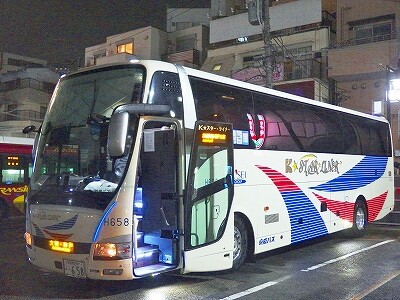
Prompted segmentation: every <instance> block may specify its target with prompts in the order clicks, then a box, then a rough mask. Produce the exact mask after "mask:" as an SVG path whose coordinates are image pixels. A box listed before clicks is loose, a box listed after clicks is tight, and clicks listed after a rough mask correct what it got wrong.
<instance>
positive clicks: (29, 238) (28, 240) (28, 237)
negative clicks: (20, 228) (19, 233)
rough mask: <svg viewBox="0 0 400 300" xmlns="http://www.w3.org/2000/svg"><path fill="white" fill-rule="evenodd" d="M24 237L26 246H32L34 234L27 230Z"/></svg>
mask: <svg viewBox="0 0 400 300" xmlns="http://www.w3.org/2000/svg"><path fill="white" fill-rule="evenodd" d="M24 237H25V243H26V246H28V247H29V248H32V235H31V234H30V233H29V232H25V234H24Z"/></svg>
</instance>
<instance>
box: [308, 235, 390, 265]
mask: <svg viewBox="0 0 400 300" xmlns="http://www.w3.org/2000/svg"><path fill="white" fill-rule="evenodd" d="M393 241H394V240H387V241H383V242H380V243H378V244H375V245H372V246H369V247H367V248H363V249H360V250H357V251H354V252H350V253H348V254H346V255H343V256H340V257H337V258H334V259H331V260H328V261H326V262H323V263H321V264H318V265H315V266H312V267H309V268H307V269H304V270H301V271H302V272H309V271H314V270H316V269H319V268H322V267H325V266H327V265H330V264H333V263H335V262H338V261H341V260H344V259H346V258H348V257H350V256H353V255H356V254H359V253H362V252H365V251H368V250H371V249H374V248H376V247H379V246H383V245H385V244H387V243H390V242H393Z"/></svg>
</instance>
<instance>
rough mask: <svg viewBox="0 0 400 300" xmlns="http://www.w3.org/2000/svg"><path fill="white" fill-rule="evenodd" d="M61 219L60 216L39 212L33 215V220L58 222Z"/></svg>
mask: <svg viewBox="0 0 400 300" xmlns="http://www.w3.org/2000/svg"><path fill="white" fill-rule="evenodd" d="M60 218H61V216H60V215H57V214H47V213H45V212H39V213H36V214H33V215H32V219H34V220H40V221H44V220H46V221H57V222H58V220H59V219H60Z"/></svg>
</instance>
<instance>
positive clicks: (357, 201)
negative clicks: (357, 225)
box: [353, 195, 369, 222]
mask: <svg viewBox="0 0 400 300" xmlns="http://www.w3.org/2000/svg"><path fill="white" fill-rule="evenodd" d="M357 203H362V204H363V205H364V207H365V213H366V214H367V215H366V220H367V222H368V220H369V218H368V215H369V213H368V205H367V199H365V197H364V196H363V195H359V196H358V197H357V199H356V202H354V209H355V207H356V205H357ZM354 209H353V210H354Z"/></svg>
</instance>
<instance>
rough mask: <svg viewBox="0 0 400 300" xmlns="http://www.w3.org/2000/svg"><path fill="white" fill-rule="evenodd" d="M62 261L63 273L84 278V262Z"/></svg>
mask: <svg viewBox="0 0 400 300" xmlns="http://www.w3.org/2000/svg"><path fill="white" fill-rule="evenodd" d="M63 263H64V274H65V275H67V276H72V277H78V278H86V272H85V263H84V262H82V261H76V260H67V259H64V261H63Z"/></svg>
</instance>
